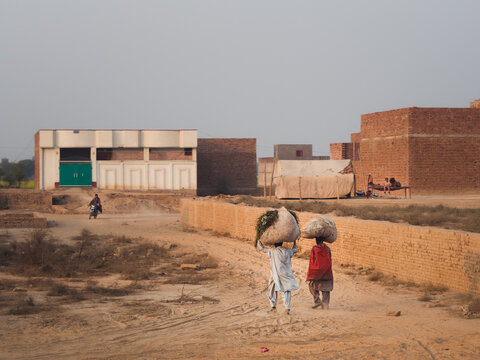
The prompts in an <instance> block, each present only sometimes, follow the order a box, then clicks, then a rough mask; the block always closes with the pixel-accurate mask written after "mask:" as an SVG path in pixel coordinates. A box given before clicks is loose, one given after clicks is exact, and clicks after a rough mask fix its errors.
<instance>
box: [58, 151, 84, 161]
mask: <svg viewBox="0 0 480 360" xmlns="http://www.w3.org/2000/svg"><path fill="white" fill-rule="evenodd" d="M90 160H91V159H90V148H61V149H60V161H90Z"/></svg>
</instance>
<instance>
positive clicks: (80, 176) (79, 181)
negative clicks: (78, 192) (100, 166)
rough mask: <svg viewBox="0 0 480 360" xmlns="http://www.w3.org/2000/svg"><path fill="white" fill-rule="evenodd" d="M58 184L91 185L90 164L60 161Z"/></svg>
mask: <svg viewBox="0 0 480 360" xmlns="http://www.w3.org/2000/svg"><path fill="white" fill-rule="evenodd" d="M60 186H92V164H79V163H61V164H60Z"/></svg>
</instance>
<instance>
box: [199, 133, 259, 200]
mask: <svg viewBox="0 0 480 360" xmlns="http://www.w3.org/2000/svg"><path fill="white" fill-rule="evenodd" d="M197 177H198V178H197V194H198V195H216V194H220V193H222V194H255V193H256V192H257V139H255V138H243V139H242V138H216V139H198V156H197Z"/></svg>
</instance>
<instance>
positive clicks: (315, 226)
mask: <svg viewBox="0 0 480 360" xmlns="http://www.w3.org/2000/svg"><path fill="white" fill-rule="evenodd" d="M303 237H306V238H308V239H313V238H316V237H322V238H324V241H325V242H328V243H333V242H335V240H337V226H336V225H335V222H334V221H333V220H332V219H330V218H328V217H326V216H322V217H318V218H315V219H312V220H310V221H309V222H308V223H307V225H305V226H304V228H303Z"/></svg>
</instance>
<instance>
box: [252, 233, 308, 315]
mask: <svg viewBox="0 0 480 360" xmlns="http://www.w3.org/2000/svg"><path fill="white" fill-rule="evenodd" d="M257 248H258V250H260V251H263V252H264V253H265V254H267V255H268V256H269V257H270V279H269V280H268V294H267V296H268V300H269V301H270V305H271V306H272V310H274V309H276V307H277V291H280V292H281V293H282V295H283V303H284V305H285V309H286V311H287V313H290V300H291V291H294V290H298V288H299V286H298V283H297V280H295V278H294V277H293V272H292V256H293V254H295V253H296V252H297V242H296V241H295V242H294V243H293V248H292V249H286V248H284V247H282V243H276V244H275V248H266V247H264V246H263V244H262V243H261V242H260V241H258V242H257Z"/></svg>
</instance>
